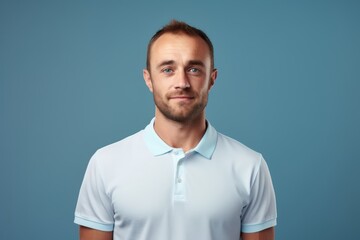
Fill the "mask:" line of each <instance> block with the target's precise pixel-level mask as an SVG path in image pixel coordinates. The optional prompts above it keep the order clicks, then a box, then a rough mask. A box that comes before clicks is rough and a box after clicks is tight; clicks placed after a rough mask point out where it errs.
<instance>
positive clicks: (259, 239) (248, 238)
mask: <svg viewBox="0 0 360 240" xmlns="http://www.w3.org/2000/svg"><path fill="white" fill-rule="evenodd" d="M241 237H242V238H241V239H242V240H274V239H275V230H274V228H273V227H271V228H268V229H265V230H263V231H260V232H256V233H242V234H241Z"/></svg>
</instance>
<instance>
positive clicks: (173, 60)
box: [144, 33, 217, 122]
mask: <svg viewBox="0 0 360 240" xmlns="http://www.w3.org/2000/svg"><path fill="white" fill-rule="evenodd" d="M150 51H151V52H150V70H144V79H145V82H146V85H147V86H148V87H149V89H150V91H151V92H152V93H153V95H154V101H155V105H156V114H161V115H163V116H164V117H165V118H167V119H170V120H173V121H176V122H188V121H191V120H194V119H196V118H198V117H200V116H202V114H204V109H205V106H206V104H207V101H208V94H209V90H210V88H211V87H212V85H213V84H214V82H215V79H216V75H217V71H216V70H213V69H212V68H211V59H210V51H209V47H208V46H207V44H206V43H205V41H204V40H202V39H201V38H200V37H192V36H187V35H185V34H181V33H180V34H171V33H165V34H164V35H162V36H161V37H159V38H158V39H157V40H156V41H155V42H154V43H153V45H152V47H151V50H150Z"/></svg>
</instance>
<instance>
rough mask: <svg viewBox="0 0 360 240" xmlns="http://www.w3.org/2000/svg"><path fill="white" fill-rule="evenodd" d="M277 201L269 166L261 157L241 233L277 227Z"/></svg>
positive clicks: (244, 214)
mask: <svg viewBox="0 0 360 240" xmlns="http://www.w3.org/2000/svg"><path fill="white" fill-rule="evenodd" d="M276 218H277V212H276V199H275V192H274V188H273V184H272V180H271V176H270V172H269V169H268V166H267V164H266V162H265V160H264V159H263V157H261V159H260V164H259V167H258V171H257V172H255V174H254V179H253V180H252V183H251V190H250V199H249V203H248V204H247V206H246V207H245V208H244V209H243V214H242V218H241V222H242V224H241V228H242V229H241V231H242V232H245V233H252V232H259V231H261V230H264V229H266V228H270V227H273V226H275V225H276Z"/></svg>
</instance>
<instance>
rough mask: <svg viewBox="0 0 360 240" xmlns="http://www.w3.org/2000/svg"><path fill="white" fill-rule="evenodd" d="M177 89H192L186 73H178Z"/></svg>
mask: <svg viewBox="0 0 360 240" xmlns="http://www.w3.org/2000/svg"><path fill="white" fill-rule="evenodd" d="M175 77H176V83H175V88H177V89H179V88H180V89H186V88H189V87H190V82H189V78H188V76H187V74H186V72H185V71H178V72H177V74H176V76H175Z"/></svg>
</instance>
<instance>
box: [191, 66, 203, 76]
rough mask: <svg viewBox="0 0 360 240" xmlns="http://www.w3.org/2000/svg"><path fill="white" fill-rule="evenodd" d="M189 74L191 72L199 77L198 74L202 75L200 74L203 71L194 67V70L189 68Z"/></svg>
mask: <svg viewBox="0 0 360 240" xmlns="http://www.w3.org/2000/svg"><path fill="white" fill-rule="evenodd" d="M188 72H189V73H192V74H196V75H198V74H200V73H201V70H200V69H198V68H194V67H192V68H189V69H188Z"/></svg>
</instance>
